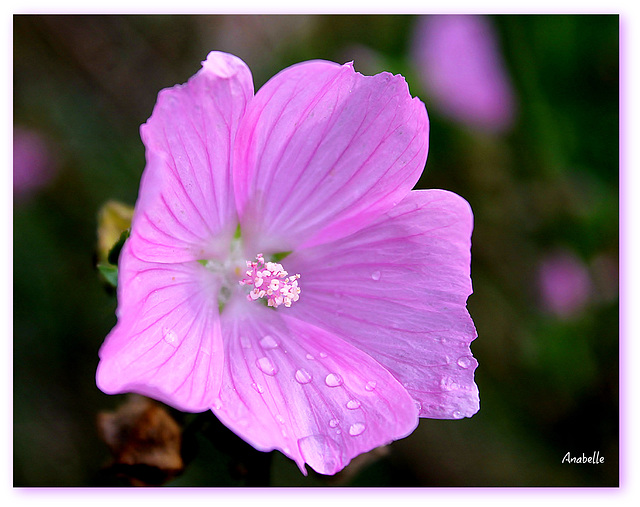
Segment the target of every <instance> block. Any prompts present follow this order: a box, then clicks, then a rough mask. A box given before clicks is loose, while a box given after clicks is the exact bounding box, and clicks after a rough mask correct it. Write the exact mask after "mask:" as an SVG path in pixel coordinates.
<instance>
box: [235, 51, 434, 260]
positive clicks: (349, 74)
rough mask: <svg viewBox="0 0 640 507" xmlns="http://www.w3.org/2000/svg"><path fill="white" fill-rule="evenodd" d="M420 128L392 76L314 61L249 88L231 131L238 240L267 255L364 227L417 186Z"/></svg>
mask: <svg viewBox="0 0 640 507" xmlns="http://www.w3.org/2000/svg"><path fill="white" fill-rule="evenodd" d="M428 124H429V122H428V118H427V112H426V109H425V107H424V104H423V103H422V102H420V100H419V99H417V98H414V99H412V98H411V95H410V94H409V89H408V87H407V84H406V82H405V81H404V78H403V77H402V76H393V75H391V74H389V73H382V74H378V75H376V76H373V77H368V76H363V75H362V74H359V73H356V72H355V71H354V70H353V67H352V65H351V64H346V65H343V66H339V65H337V64H335V63H331V62H324V61H313V62H305V63H302V64H298V65H294V66H293V67H289V68H288V69H285V70H284V71H282V72H281V73H279V74H277V75H276V76H275V77H273V78H272V79H271V80H270V81H269V82H268V83H267V84H265V85H264V86H263V87H262V88H261V89H260V90H259V91H258V93H257V94H256V96H255V97H254V99H253V101H252V102H251V103H250V104H249V106H248V107H247V112H246V115H245V117H244V118H243V120H242V123H241V126H240V129H239V131H238V136H237V142H236V147H235V150H236V151H235V162H236V166H235V167H234V184H235V192H236V201H237V204H238V213H239V215H240V220H241V224H242V230H243V237H245V232H246V233H247V234H246V237H248V238H249V239H250V240H253V241H255V242H256V245H255V246H254V248H255V249H256V251H264V252H265V253H267V252H269V251H271V250H273V251H285V250H292V249H293V248H294V247H297V246H300V245H303V244H305V245H307V246H309V245H312V244H318V243H323V242H327V241H330V240H333V239H337V238H340V237H344V236H346V235H348V234H350V233H352V232H354V231H356V230H358V229H360V228H362V227H363V226H365V225H367V224H368V223H370V222H371V221H372V220H373V219H374V218H375V217H377V216H379V215H380V214H382V213H384V212H385V211H387V210H388V209H390V208H391V207H392V206H393V205H394V204H395V203H397V202H398V201H400V200H401V199H402V198H403V197H404V196H405V195H406V193H407V192H409V191H410V190H411V188H412V187H413V186H414V184H415V183H416V182H417V180H418V178H419V176H420V173H421V172H422V170H423V168H424V164H425V161H426V158H427V149H428Z"/></svg>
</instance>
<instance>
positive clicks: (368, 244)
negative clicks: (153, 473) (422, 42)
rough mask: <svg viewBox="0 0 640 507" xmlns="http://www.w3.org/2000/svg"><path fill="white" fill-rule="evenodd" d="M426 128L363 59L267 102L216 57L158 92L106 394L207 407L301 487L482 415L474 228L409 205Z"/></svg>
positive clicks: (426, 197)
mask: <svg viewBox="0 0 640 507" xmlns="http://www.w3.org/2000/svg"><path fill="white" fill-rule="evenodd" d="M428 133H429V122H428V117H427V112H426V109H425V106H424V104H423V103H422V102H421V101H420V100H419V99H417V98H412V97H411V95H410V94H409V89H408V86H407V84H406V82H405V80H404V78H402V77H401V76H394V75H391V74H389V73H382V74H378V75H376V76H373V77H368V76H363V75H361V74H359V73H357V72H355V71H354V69H353V66H352V64H350V63H348V64H345V65H338V64H336V63H333V62H328V61H308V62H304V63H300V64H297V65H294V66H292V67H289V68H287V69H285V70H283V71H282V72H280V73H279V74H277V75H276V76H274V77H273V78H272V79H271V80H269V81H268V82H267V83H266V84H265V85H264V86H263V87H262V88H261V89H260V90H259V91H258V92H257V93H256V94H255V95H254V90H253V84H252V76H251V73H250V71H249V69H248V67H247V66H246V65H245V63H244V62H242V61H241V60H240V59H239V58H237V57H235V56H233V55H230V54H225V53H220V52H211V53H210V54H209V55H208V57H207V59H206V61H204V62H203V64H202V69H201V70H200V71H199V72H197V73H196V74H195V75H194V76H193V77H192V78H191V79H189V81H188V82H187V83H186V84H184V85H178V86H175V87H173V88H171V89H167V90H163V91H161V92H160V94H159V96H158V100H157V103H156V105H155V108H154V110H153V114H152V115H151V117H150V119H149V120H148V122H147V123H146V124H144V125H143V126H142V127H141V136H142V139H143V141H144V144H145V147H146V161H147V163H146V168H145V170H144V173H143V175H142V181H141V184H140V191H139V196H138V200H137V202H136V205H135V211H134V215H133V220H132V226H131V233H130V236H129V238H128V239H127V241H126V243H125V244H124V246H123V249H122V251H121V254H120V258H119V273H118V308H117V312H116V313H117V317H118V322H117V325H116V326H115V327H114V329H113V330H112V331H111V333H110V334H109V335H108V336H107V338H106V340H105V342H104V344H103V346H102V347H101V349H100V363H99V366H98V371H97V383H98V386H99V387H100V389H102V390H103V391H104V392H105V393H109V394H115V393H124V392H136V393H139V394H142V395H146V396H148V397H151V398H155V399H157V400H160V401H162V402H164V403H166V404H168V405H171V406H173V407H175V408H177V409H179V410H182V411H188V412H200V411H206V410H209V409H210V410H212V411H213V413H214V414H215V415H216V416H217V417H218V418H219V419H220V421H222V422H223V423H224V424H225V425H226V426H228V427H229V428H230V429H231V430H233V431H234V432H235V433H236V434H238V435H239V436H240V437H242V438H243V439H244V440H246V441H247V442H249V443H250V444H251V445H252V446H254V447H255V448H256V449H259V450H262V451H268V450H273V449H277V450H279V451H281V452H282V453H284V454H285V455H287V456H289V457H290V458H292V459H293V460H295V462H296V463H297V464H298V466H299V467H300V469H301V471H302V472H303V473H305V474H306V469H305V463H306V464H309V465H310V466H311V467H312V468H313V469H314V470H316V471H317V472H319V473H322V474H334V473H336V472H338V471H339V470H341V469H342V468H343V467H345V466H346V465H347V464H348V463H349V461H350V460H351V459H352V458H353V457H354V456H357V455H358V454H360V453H363V452H366V451H369V450H371V449H373V448H375V447H378V446H381V445H384V444H388V443H390V442H391V441H393V440H395V439H399V438H403V437H406V436H407V435H409V434H410V433H411V432H412V431H413V430H414V429H415V428H416V426H417V424H418V420H419V417H432V418H442V419H458V418H462V417H469V416H471V415H473V414H474V413H475V412H476V411H477V410H478V408H479V399H478V389H477V387H476V385H475V383H474V378H473V376H474V370H475V368H476V366H477V362H476V360H475V359H474V358H473V356H472V354H471V351H470V347H469V344H470V342H471V341H472V340H473V339H474V338H475V336H476V332H475V328H474V325H473V322H472V320H471V318H470V316H469V314H468V312H467V309H466V300H467V297H468V296H469V294H470V293H471V280H470V237H471V230H472V213H471V210H470V207H469V205H468V203H467V202H466V201H465V200H464V199H462V198H461V197H459V196H457V195H456V194H453V193H451V192H447V191H443V190H419V191H412V188H413V186H414V185H415V183H416V182H417V181H418V178H419V176H420V174H421V172H422V170H423V168H424V166H425V162H426V158H427V147H428Z"/></svg>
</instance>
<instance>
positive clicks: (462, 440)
mask: <svg viewBox="0 0 640 507" xmlns="http://www.w3.org/2000/svg"><path fill="white" fill-rule="evenodd" d="M417 21H418V20H417V17H415V16H386V15H385V16H382V15H366V16H364V15H363V16H359V15H358V16H346V15H343V16H158V15H149V16H66V15H65V16H30V15H19V16H15V17H14V21H13V37H14V39H13V40H14V54H13V57H14V60H13V63H14V75H13V92H14V118H13V119H14V127H15V128H21V129H29V130H30V131H32V132H36V133H38V134H39V135H40V136H41V137H42V138H43V139H44V142H46V143H47V146H48V157H49V158H48V160H49V162H48V167H49V168H50V169H51V172H50V176H49V177H48V178H45V177H41V178H40V179H39V181H40V183H41V185H40V186H39V188H36V189H32V190H31V191H29V192H20V194H19V195H18V193H17V191H16V187H15V185H14V206H13V227H14V236H13V258H14V266H13V291H14V292H13V309H14V315H13V319H14V322H13V325H14V327H13V333H14V335H13V352H14V357H13V435H14V437H13V438H14V441H13V452H14V461H13V465H14V469H13V473H14V485H15V486H98V485H122V484H124V483H123V482H122V480H121V479H118V478H116V477H114V474H113V473H110V472H108V471H106V470H108V465H109V463H110V453H109V449H108V447H107V446H106V444H105V443H104V442H103V441H102V440H101V439H100V437H99V433H98V430H97V427H96V418H97V414H98V413H99V412H101V411H110V410H113V409H114V408H115V407H117V406H118V405H119V404H121V403H122V402H123V401H124V400H125V399H126V398H125V397H124V396H107V395H105V394H103V393H101V392H100V391H99V390H98V389H97V388H96V386H95V381H94V374H95V368H96V366H97V362H98V355H97V353H98V349H99V347H100V345H101V343H102V341H103V339H104V337H105V336H106V334H107V333H108V332H109V330H110V329H111V327H112V326H113V325H114V324H115V315H114V310H115V306H116V300H115V296H114V295H113V293H110V292H109V291H107V290H105V287H104V286H103V285H102V283H101V280H100V279H99V277H98V274H97V272H96V270H95V251H96V227H97V213H98V210H99V208H100V207H101V206H102V204H103V203H104V202H105V201H107V200H109V199H116V200H120V201H122V202H125V203H128V204H134V203H135V199H136V195H137V190H138V183H139V179H140V175H141V173H142V170H143V168H144V162H145V161H144V147H143V145H142V142H141V141H140V138H139V130H138V129H139V126H140V124H142V123H144V122H145V121H146V120H147V118H148V117H149V115H150V114H151V111H152V109H153V106H154V103H155V100H156V96H157V93H158V91H159V90H160V89H162V88H165V87H169V86H173V85H174V84H176V83H183V82H185V81H186V80H187V79H188V78H189V77H190V76H191V75H193V74H194V73H195V72H196V71H197V70H198V69H199V68H200V62H201V61H202V60H204V59H205V57H206V55H207V53H208V52H209V51H210V50H213V49H216V50H222V51H228V52H231V53H234V54H236V55H238V56H239V57H241V58H242V59H243V60H245V62H247V64H248V65H249V67H250V68H251V70H252V72H253V75H254V82H255V86H256V89H258V88H259V87H260V86H261V85H262V84H264V83H265V82H266V80H267V79H268V78H269V77H271V76H272V75H273V74H275V73H276V72H278V71H279V70H281V69H282V68H284V67H286V66H288V65H291V64H293V63H296V62H299V61H302V60H308V59H314V58H324V59H329V60H334V61H338V62H340V63H343V62H345V61H350V60H354V62H355V63H354V64H355V67H356V70H359V71H361V72H363V73H365V74H372V73H377V72H380V71H383V70H388V71H391V72H394V73H402V74H403V75H405V77H406V78H407V81H408V83H409V86H410V89H411V93H412V94H413V95H418V96H419V97H420V98H421V99H422V100H423V101H424V102H425V103H426V105H427V109H428V110H429V114H430V119H431V137H430V151H429V158H428V161H427V166H426V170H425V173H424V175H423V177H422V178H421V180H420V182H419V184H418V187H420V188H444V189H448V190H452V191H454V192H457V193H459V194H460V195H462V196H464V197H465V198H466V199H467V200H468V201H469V202H470V204H471V206H472V208H473V210H474V214H475V230H474V235H473V248H472V252H473V258H472V278H473V282H474V294H473V295H472V296H471V297H470V299H469V303H468V307H469V310H470V312H471V315H472V317H473V318H474V321H475V324H476V326H477V329H478V334H479V338H478V339H477V340H476V341H475V342H473V344H472V350H473V353H474V355H475V356H476V357H477V359H478V361H479V364H480V366H479V367H478V369H477V371H476V380H477V384H478V386H479V389H480V399H481V409H480V411H479V413H478V414H477V415H475V416H474V417H473V418H471V419H464V420H460V421H440V420H428V419H422V420H421V422H420V425H419V427H418V429H417V430H416V431H415V432H414V433H413V434H412V435H410V436H409V437H407V438H406V439H404V440H401V441H398V442H395V443H393V444H392V445H391V446H389V447H388V448H386V449H384V452H380V453H378V454H377V455H375V456H371V459H370V460H368V461H366V462H365V463H363V464H361V465H358V464H356V465H355V466H354V467H352V468H351V469H348V471H347V472H345V473H343V474H341V475H340V476H338V477H333V478H328V477H323V476H320V475H318V474H315V473H313V472H312V471H311V472H310V474H309V476H308V477H304V476H302V475H301V474H300V472H299V471H298V469H297V467H296V466H295V464H294V463H293V462H291V461H290V460H288V459H287V458H285V457H283V456H282V455H281V454H279V453H277V452H274V453H270V454H264V453H259V452H257V451H253V450H252V449H251V448H249V447H248V446H246V445H245V444H244V443H243V442H242V441H239V439H237V438H234V436H233V435H232V434H230V433H229V432H228V431H227V430H226V429H225V428H223V427H221V425H219V424H217V423H216V421H215V419H213V418H211V417H210V416H202V417H201V418H193V417H192V416H183V415H181V414H175V413H174V416H175V417H176V418H177V420H178V422H180V423H181V424H191V426H190V428H194V427H195V428H196V429H197V431H194V432H192V433H193V434H192V435H191V436H190V437H189V438H188V439H185V459H186V461H187V463H186V467H185V471H184V473H183V474H182V475H180V476H179V477H177V478H176V479H174V480H172V481H170V482H169V483H168V485H173V486H247V485H248V486H252V485H272V486H617V485H618V469H619V462H618V454H619V439H618V436H619V420H618V414H619V401H618V394H619V392H618V391H619V381H618V379H619V363H618V360H619V356H618V350H619V349H618V336H619V324H618V245H619V235H618V210H619V206H618V181H619V172H618V162H619V161H618V153H619V151H618V141H619V139H618V99H619V98H618V90H619V67H618V50H619V38H618V26H619V19H618V16H596V15H582V16H570V15H553V16H546V15H544V16H542V15H540V16H511V15H509V16H492V17H491V22H492V23H493V25H494V27H495V29H496V33H497V36H498V41H499V47H500V49H501V51H502V53H503V57H504V59H505V62H506V68H507V71H508V73H509V76H510V79H511V82H512V85H513V88H514V92H515V96H516V102H517V117H516V121H515V123H514V124H513V126H512V128H511V129H510V130H508V131H506V132H503V133H501V134H491V133H490V132H486V131H477V130H473V129H470V128H468V127H466V126H464V125H462V124H459V123H456V122H455V121H453V120H451V119H449V118H446V117H444V116H441V115H440V114H439V112H438V108H437V104H436V103H434V102H433V101H432V98H430V96H429V93H428V91H427V90H425V89H424V88H423V86H422V85H421V82H420V80H419V77H418V75H419V72H418V70H417V69H416V65H415V62H414V61H413V60H412V58H411V44H412V42H411V41H412V37H413V35H412V34H413V32H414V31H415V27H416V23H417ZM558 252H560V253H561V254H562V255H564V256H565V257H566V256H570V257H571V258H572V259H573V261H574V263H575V264H576V265H577V266H578V267H579V269H580V272H581V273H583V274H584V275H585V276H586V277H587V278H588V281H589V283H588V286H589V290H588V291H583V292H584V294H583V296H584V297H582V298H581V299H580V304H579V305H577V307H576V308H574V309H572V310H571V311H570V312H564V313H558V312H553V311H551V310H550V308H549V307H548V305H546V304H545V302H544V299H543V296H542V295H541V291H540V284H539V281H538V280H539V273H540V269H541V266H542V265H543V263H545V262H546V260H547V259H553V257H554V256H555V255H556V254H558ZM194 424H195V426H194ZM596 451H599V452H600V455H601V456H603V457H604V458H605V461H604V463H603V464H600V465H580V464H567V463H564V464H563V463H562V459H563V457H564V456H565V454H566V453H567V452H571V455H572V456H580V455H581V454H582V453H583V452H584V453H585V454H586V455H588V456H591V455H592V454H593V453H594V452H596Z"/></svg>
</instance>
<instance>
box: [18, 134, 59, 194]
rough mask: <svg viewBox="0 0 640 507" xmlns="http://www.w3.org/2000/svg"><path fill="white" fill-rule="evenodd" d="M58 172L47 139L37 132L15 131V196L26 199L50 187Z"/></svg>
mask: <svg viewBox="0 0 640 507" xmlns="http://www.w3.org/2000/svg"><path fill="white" fill-rule="evenodd" d="M56 171H57V167H56V163H55V160H54V158H53V156H52V153H51V150H50V148H49V146H48V145H47V142H46V141H45V139H44V138H43V137H42V136H41V135H40V134H39V133H38V132H36V131H33V130H28V129H25V128H23V127H14V129H13V195H14V198H16V199H17V200H21V199H26V198H28V197H29V196H31V195H32V194H33V193H35V192H36V191H37V190H39V189H41V188H42V187H45V186H46V185H48V184H49V183H50V182H51V180H52V179H53V177H54V176H55V173H56Z"/></svg>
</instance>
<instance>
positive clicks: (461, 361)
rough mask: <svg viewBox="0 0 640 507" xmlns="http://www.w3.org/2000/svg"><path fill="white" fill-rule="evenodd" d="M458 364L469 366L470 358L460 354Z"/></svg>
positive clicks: (462, 366) (463, 366) (464, 366)
mask: <svg viewBox="0 0 640 507" xmlns="http://www.w3.org/2000/svg"><path fill="white" fill-rule="evenodd" d="M458 366H460V368H469V366H471V358H470V357H469V356H462V357H461V358H460V359H458Z"/></svg>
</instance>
